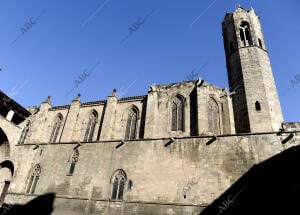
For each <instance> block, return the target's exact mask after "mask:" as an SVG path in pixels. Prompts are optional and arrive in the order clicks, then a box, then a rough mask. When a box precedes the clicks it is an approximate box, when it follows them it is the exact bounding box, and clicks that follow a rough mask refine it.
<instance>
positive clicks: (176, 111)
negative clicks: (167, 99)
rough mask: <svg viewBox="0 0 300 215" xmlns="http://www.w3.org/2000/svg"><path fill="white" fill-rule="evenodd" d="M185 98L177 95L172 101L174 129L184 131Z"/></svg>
mask: <svg viewBox="0 0 300 215" xmlns="http://www.w3.org/2000/svg"><path fill="white" fill-rule="evenodd" d="M183 122H184V100H183V98H182V97H181V96H176V97H175V99H174V100H173V102H172V131H183Z"/></svg>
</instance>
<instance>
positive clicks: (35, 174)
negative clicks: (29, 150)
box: [26, 164, 41, 194]
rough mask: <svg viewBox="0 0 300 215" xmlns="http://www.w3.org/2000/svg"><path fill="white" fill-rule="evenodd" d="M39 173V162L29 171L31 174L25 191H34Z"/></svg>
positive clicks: (29, 192) (30, 192)
mask: <svg viewBox="0 0 300 215" xmlns="http://www.w3.org/2000/svg"><path fill="white" fill-rule="evenodd" d="M40 174H41V166H40V165H39V164H36V165H35V166H34V168H33V170H32V171H31V174H30V176H29V181H28V185H27V189H26V193H28V194H32V193H34V192H35V188H36V185H37V183H38V181H39V178H40Z"/></svg>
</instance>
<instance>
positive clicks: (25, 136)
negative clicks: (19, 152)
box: [18, 121, 31, 144]
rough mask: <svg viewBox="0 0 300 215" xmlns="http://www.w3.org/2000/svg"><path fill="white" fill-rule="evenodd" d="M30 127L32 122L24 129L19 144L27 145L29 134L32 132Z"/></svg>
mask: <svg viewBox="0 0 300 215" xmlns="http://www.w3.org/2000/svg"><path fill="white" fill-rule="evenodd" d="M30 126H31V122H30V121H28V122H27V124H26V126H25V127H24V129H23V131H22V134H21V137H20V139H19V142H18V144H24V143H25V140H26V138H27V136H28V134H29V131H30Z"/></svg>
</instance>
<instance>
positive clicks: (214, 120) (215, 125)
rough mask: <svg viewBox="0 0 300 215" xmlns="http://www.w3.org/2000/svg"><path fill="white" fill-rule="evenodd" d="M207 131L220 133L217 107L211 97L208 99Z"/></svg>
mask: <svg viewBox="0 0 300 215" xmlns="http://www.w3.org/2000/svg"><path fill="white" fill-rule="evenodd" d="M207 111H208V131H209V132H212V133H214V134H220V118H219V107H218V104H217V102H216V101H215V100H214V99H213V98H209V100H208V107H207Z"/></svg>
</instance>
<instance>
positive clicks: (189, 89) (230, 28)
mask: <svg viewBox="0 0 300 215" xmlns="http://www.w3.org/2000/svg"><path fill="white" fill-rule="evenodd" d="M240 18H242V19H243V21H248V23H250V30H251V35H254V38H253V44H252V45H250V44H246V45H244V46H243V47H242V46H241V38H240V32H237V31H235V30H234V29H239V28H238V27H239V25H240V23H239V22H240ZM246 26H247V25H246ZM248 27H249V26H248ZM223 35H224V45H225V51H226V59H227V68H228V76H229V83H230V91H231V92H227V90H226V89H225V88H224V89H221V88H218V87H216V86H213V85H211V84H208V83H207V82H205V81H203V80H202V79H201V78H199V80H195V81H187V82H180V83H173V84H166V85H152V86H151V87H150V89H149V92H148V94H147V95H144V96H135V97H128V98H118V97H117V95H116V91H113V92H112V94H111V95H110V96H108V98H107V100H102V101H95V102H87V103H82V102H81V101H80V95H79V96H78V97H77V98H75V99H74V100H73V101H72V102H71V104H70V105H65V106H52V105H51V101H50V97H49V98H47V100H46V101H44V102H43V103H42V104H41V105H40V106H39V107H33V108H29V109H28V110H26V109H24V108H23V107H22V106H20V105H19V104H17V103H16V102H14V101H13V100H12V99H9V98H8V97H6V95H5V94H3V93H1V100H0V102H1V104H0V137H1V139H0V140H1V142H0V144H1V145H0V162H1V163H0V167H1V169H0V183H1V185H0V186H1V187H0V189H1V190H2V194H3V195H2V196H1V199H0V200H1V202H3V198H4V197H5V202H7V203H14V204H15V203H20V204H24V203H26V202H28V201H29V200H31V199H33V198H34V197H36V196H38V195H41V194H44V193H47V192H53V193H55V194H56V198H55V202H54V212H53V214H199V213H200V212H201V211H202V210H203V209H204V208H205V207H206V206H207V205H209V204H210V203H211V202H213V201H214V200H215V199H216V198H218V197H219V196H220V195H221V194H222V193H223V192H224V191H226V190H227V189H228V188H229V187H230V186H231V185H232V184H233V183H234V182H235V181H237V180H238V179H239V178H240V177H241V176H242V175H243V174H244V173H245V172H247V170H249V168H251V167H252V166H253V165H255V164H258V163H260V162H262V161H264V160H266V159H268V158H270V157H271V156H273V155H275V154H277V153H279V152H281V151H283V150H285V149H286V148H289V147H291V146H294V145H298V144H299V143H300V123H283V120H282V114H281V109H280V104H279V100H278V96H277V92H276V87H275V83H274V79H273V75H272V71H271V67H270V62H269V58H268V54H267V52H266V49H265V44H264V40H263V35H262V32H261V28H260V24H259V20H258V18H257V16H256V15H255V13H254V11H253V10H250V11H246V10H244V9H242V8H238V9H237V11H236V12H234V13H233V14H226V16H225V19H224V23H223ZM257 38H260V40H261V42H260V43H261V44H262V47H260V45H261V44H260V43H259V42H258V39H257ZM231 40H232V41H233V49H232V50H231V45H230V44H231ZM246 42H247V41H245V43H246ZM233 50H234V51H233ZM231 51H233V52H231ZM258 80H261V81H259V82H257V81H258ZM239 83H242V84H240V85H239ZM257 90H259V93H257ZM233 91H235V94H234V93H233ZM3 98H5V99H4V100H3ZM256 101H258V102H259V105H260V106H259V107H260V109H259V110H256V109H257V105H256V104H255V102H256ZM12 111H13V112H12ZM14 114H15V115H17V117H15V118H14ZM16 118H17V119H18V120H13V119H16ZM280 128H281V130H279V129H280ZM240 132H247V133H243V134H240ZM258 132H260V133H258Z"/></svg>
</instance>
